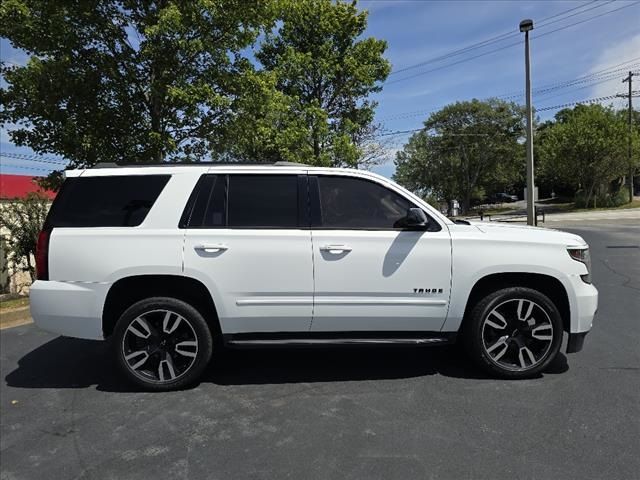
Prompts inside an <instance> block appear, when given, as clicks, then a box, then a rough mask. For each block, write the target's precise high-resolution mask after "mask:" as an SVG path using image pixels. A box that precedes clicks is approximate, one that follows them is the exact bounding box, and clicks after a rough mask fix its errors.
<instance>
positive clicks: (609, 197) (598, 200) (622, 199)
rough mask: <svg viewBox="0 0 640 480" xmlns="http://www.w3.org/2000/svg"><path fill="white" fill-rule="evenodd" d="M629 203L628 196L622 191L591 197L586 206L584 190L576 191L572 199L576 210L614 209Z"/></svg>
mask: <svg viewBox="0 0 640 480" xmlns="http://www.w3.org/2000/svg"><path fill="white" fill-rule="evenodd" d="M628 201H629V195H628V194H627V192H626V191H625V190H624V189H621V190H618V191H617V192H615V193H600V194H598V195H592V196H591V201H590V202H589V205H587V195H586V194H585V192H584V190H578V191H577V192H576V195H575V197H574V199H573V202H574V205H575V206H576V208H596V207H597V208H614V207H619V206H620V205H624V204H625V203H627V202H628Z"/></svg>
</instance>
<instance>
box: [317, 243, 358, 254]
mask: <svg viewBox="0 0 640 480" xmlns="http://www.w3.org/2000/svg"><path fill="white" fill-rule="evenodd" d="M320 250H322V251H323V252H329V253H332V254H334V255H339V254H341V253H345V252H350V251H351V247H350V246H349V245H325V246H324V247H320Z"/></svg>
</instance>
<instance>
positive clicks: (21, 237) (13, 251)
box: [0, 193, 49, 281]
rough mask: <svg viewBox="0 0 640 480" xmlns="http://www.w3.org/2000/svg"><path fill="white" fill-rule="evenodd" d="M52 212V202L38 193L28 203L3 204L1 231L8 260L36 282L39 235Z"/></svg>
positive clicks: (0, 222) (0, 219)
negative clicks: (35, 259)
mask: <svg viewBox="0 0 640 480" xmlns="http://www.w3.org/2000/svg"><path fill="white" fill-rule="evenodd" d="M48 211H49V200H48V199H47V198H46V197H44V196H42V195H39V194H37V193H30V194H29V195H28V196H27V197H26V198H25V199H24V200H14V201H10V202H7V203H3V204H0V212H1V213H2V214H1V215H0V229H2V231H3V235H2V239H3V240H4V242H3V243H4V245H5V246H6V247H7V259H8V260H9V262H10V263H12V264H13V265H14V266H15V267H16V268H18V269H19V270H21V271H24V272H29V275H30V276H31V280H32V281H33V280H35V265H34V263H33V259H34V257H35V254H36V244H37V241H38V234H39V233H40V230H41V229H42V226H43V225H44V221H45V219H46V216H47V212H48Z"/></svg>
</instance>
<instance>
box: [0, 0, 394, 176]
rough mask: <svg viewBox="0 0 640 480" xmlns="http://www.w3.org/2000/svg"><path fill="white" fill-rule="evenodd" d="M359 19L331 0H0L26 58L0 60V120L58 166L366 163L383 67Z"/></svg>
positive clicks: (1, 17) (5, 24)
mask: <svg viewBox="0 0 640 480" xmlns="http://www.w3.org/2000/svg"><path fill="white" fill-rule="evenodd" d="M366 19H367V14H366V12H358V10H357V8H356V6H355V3H345V2H342V1H338V2H333V1H331V0H300V1H294V0H194V1H190V2H175V1H170V0H159V1H151V2H149V1H142V0H124V1H116V0H105V1H103V2H75V1H69V0H61V1H59V2H48V1H45V0H6V1H5V2H3V3H2V4H1V6H0V35H1V36H2V37H6V38H8V39H9V40H10V42H11V43H12V45H13V46H14V47H16V48H19V49H22V50H24V51H25V52H27V54H28V55H29V57H30V58H29V61H28V63H27V64H26V65H25V66H16V65H11V64H3V65H2V67H0V69H1V73H2V76H3V78H4V80H5V82H6V84H5V86H3V87H2V88H0V99H1V101H2V104H3V106H4V108H3V111H2V112H0V123H2V124H3V125H5V126H6V125H11V133H10V136H11V139H12V141H13V142H14V143H15V144H17V145H23V146H28V147H30V148H32V149H33V150H35V151H36V152H39V153H53V154H58V155H61V156H63V157H65V158H67V159H69V160H70V161H71V163H70V167H71V168H73V167H84V166H91V165H94V164H95V163H97V162H118V161H125V162H159V161H197V160H200V159H202V158H205V157H207V156H208V155H210V154H213V155H216V156H217V157H219V158H222V159H226V160H230V161H233V160H240V159H245V158H248V159H251V160H257V161H262V160H264V161H269V160H294V161H310V162H312V163H316V164H322V165H330V164H332V165H352V166H355V165H357V164H359V163H363V162H364V163H366V162H368V161H371V158H372V157H374V156H375V155H372V152H373V153H374V154H375V153H376V150H375V148H372V147H375V146H376V145H377V144H376V142H375V141H374V138H375V132H376V127H375V126H373V125H372V119H373V115H374V108H375V105H376V104H375V102H372V101H370V100H368V96H369V95H370V94H371V93H374V92H377V91H379V90H380V88H381V87H380V84H379V83H378V82H380V81H381V80H384V79H385V78H386V76H387V75H388V73H389V70H390V67H389V63H388V62H387V61H386V60H385V59H384V58H383V57H382V54H383V52H384V50H385V48H386V43H385V42H384V41H380V40H376V39H373V38H365V39H359V37H360V36H361V35H362V34H363V32H364V30H365V28H366V23H367V21H366ZM276 26H277V28H276ZM261 33H263V34H264V35H262V36H261V35H260V34H261ZM258 40H260V41H261V43H258ZM252 49H253V51H252ZM252 56H253V57H255V58H257V59H258V60H259V61H260V62H261V64H262V65H263V66H264V68H263V69H257V67H256V61H255V60H254V59H252ZM59 183H60V178H57V177H55V176H52V177H50V178H49V179H48V181H47V183H46V186H48V187H51V186H53V187H55V186H56V185H58V184H59Z"/></svg>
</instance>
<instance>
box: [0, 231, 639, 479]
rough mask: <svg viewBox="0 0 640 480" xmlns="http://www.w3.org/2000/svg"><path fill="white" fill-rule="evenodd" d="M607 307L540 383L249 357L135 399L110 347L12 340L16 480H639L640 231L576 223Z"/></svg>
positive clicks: (367, 360) (227, 359)
mask: <svg viewBox="0 0 640 480" xmlns="http://www.w3.org/2000/svg"><path fill="white" fill-rule="evenodd" d="M566 229H567V230H570V231H573V232H575V233H578V234H580V235H582V236H583V237H584V238H585V239H586V240H587V241H588V242H589V243H590V245H591V248H592V255H593V258H594V264H593V269H594V274H593V277H594V283H595V284H596V286H597V287H598V289H599V290H600V308H599V312H598V316H597V319H596V322H595V326H594V329H593V331H592V333H591V334H590V335H589V336H588V337H587V340H586V343H585V349H584V350H583V352H581V353H579V354H575V355H561V356H560V357H559V358H558V360H557V361H556V362H555V364H554V365H553V366H552V367H551V368H550V369H549V371H548V372H546V373H545V374H544V375H543V376H541V377H540V378H537V379H533V380H527V381H499V380H494V379H490V378H486V377H485V376H484V375H483V374H482V373H480V372H479V371H477V370H476V369H475V368H474V367H473V366H472V365H470V364H469V363H468V362H467V361H466V360H465V358H464V357H463V356H461V355H460V354H459V352H458V350H457V349H456V348H455V347H438V348H422V349H418V348H411V349H397V348H393V349H391V348H377V349H355V350H354V349H349V350H346V349H333V350H312V351H302V350H292V351H274V350H264V351H235V352H224V353H223V354H221V355H219V357H218V360H217V363H216V364H215V365H213V366H212V367H211V369H210V371H209V372H208V374H207V375H206V377H205V378H204V380H203V381H202V383H201V384H200V385H199V386H197V387H195V388H193V389H191V390H187V391H182V392H174V393H163V394H155V393H140V392H135V391H131V390H130V388H129V387H128V386H127V385H124V384H122V383H121V382H120V381H119V377H118V376H117V375H116V374H115V373H114V372H113V371H112V367H111V364H110V362H109V357H108V355H107V349H106V346H105V345H104V344H102V343H99V342H90V341H84V340H74V339H68V338H63V337H56V336H55V335H51V334H48V333H45V332H43V331H40V330H38V329H37V328H36V327H35V326H33V325H26V326H21V327H15V328H11V329H7V330H3V331H2V332H1V333H0V347H1V353H0V363H1V365H0V377H1V380H2V383H1V385H0V434H1V442H0V465H1V474H0V477H1V479H2V480H14V479H43V478H56V479H67V478H75V479H80V478H87V479H92V478H94V479H98V478H100V479H102V478H112V479H129V478H131V479H139V478H140V479H142V478H144V479H150V478H157V479H164V478H172V479H173V478H175V479H180V478H185V479H186V478H193V479H201V478H202V479H204V478H207V479H235V478H243V479H244V478H256V479H262V478H264V479H282V478H292V479H316V478H318V479H334V478H335V479H343V478H354V479H355V478H358V479H360V478H366V479H368V480H373V479H385V480H388V479H396V478H397V479H413V478H444V479H449V478H451V479H454V478H455V479H459V478H473V479H476V478H486V479H513V478H526V479H581V480H582V479H605V478H606V479H635V478H639V477H640V393H639V392H640V248H638V247H639V246H640V226H638V225H635V226H634V225H618V224H611V225H607V224H600V225H595V226H590V227H581V226H579V225H572V226H570V227H566Z"/></svg>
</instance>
